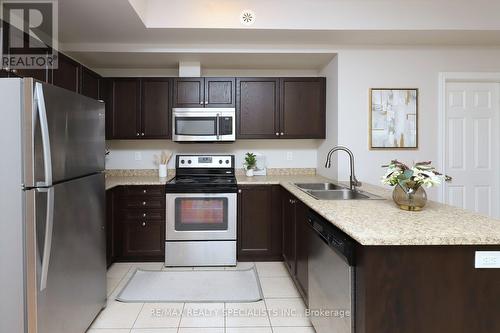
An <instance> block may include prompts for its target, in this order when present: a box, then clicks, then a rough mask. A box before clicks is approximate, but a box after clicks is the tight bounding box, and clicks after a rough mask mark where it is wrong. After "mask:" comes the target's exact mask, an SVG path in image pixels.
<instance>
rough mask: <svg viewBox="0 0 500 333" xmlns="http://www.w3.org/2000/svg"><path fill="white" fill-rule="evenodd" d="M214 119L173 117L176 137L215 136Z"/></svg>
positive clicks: (215, 122)
mask: <svg viewBox="0 0 500 333" xmlns="http://www.w3.org/2000/svg"><path fill="white" fill-rule="evenodd" d="M216 119H217V118H216V117H175V134H176V135H198V136H213V135H217V133H216V132H217V120H216Z"/></svg>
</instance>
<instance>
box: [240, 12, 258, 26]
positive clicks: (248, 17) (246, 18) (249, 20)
mask: <svg viewBox="0 0 500 333" xmlns="http://www.w3.org/2000/svg"><path fill="white" fill-rule="evenodd" d="M240 22H241V24H243V25H246V26H250V25H252V24H254V23H255V12H254V11H253V10H250V9H245V10H243V11H242V12H241V14H240Z"/></svg>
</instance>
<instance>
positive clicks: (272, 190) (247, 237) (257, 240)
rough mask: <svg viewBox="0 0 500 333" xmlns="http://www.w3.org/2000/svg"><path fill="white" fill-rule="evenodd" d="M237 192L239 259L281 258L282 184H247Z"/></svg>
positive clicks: (262, 259)
mask: <svg viewBox="0 0 500 333" xmlns="http://www.w3.org/2000/svg"><path fill="white" fill-rule="evenodd" d="M238 192H239V194H238V237H237V243H238V260H239V261H267V260H278V261H279V260H281V244H282V228H281V201H280V199H281V188H280V186H278V185H248V186H246V185H245V186H240V188H239V191H238ZM256 207H258V209H256Z"/></svg>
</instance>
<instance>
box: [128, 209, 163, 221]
mask: <svg viewBox="0 0 500 333" xmlns="http://www.w3.org/2000/svg"><path fill="white" fill-rule="evenodd" d="M139 220H140V221H156V222H165V212H164V211H163V210H160V209H124V210H122V211H121V214H120V221H121V222H130V221H139Z"/></svg>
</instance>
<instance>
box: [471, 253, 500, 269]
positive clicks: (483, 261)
mask: <svg viewBox="0 0 500 333" xmlns="http://www.w3.org/2000/svg"><path fill="white" fill-rule="evenodd" d="M475 268H500V251H476V260H475Z"/></svg>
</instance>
